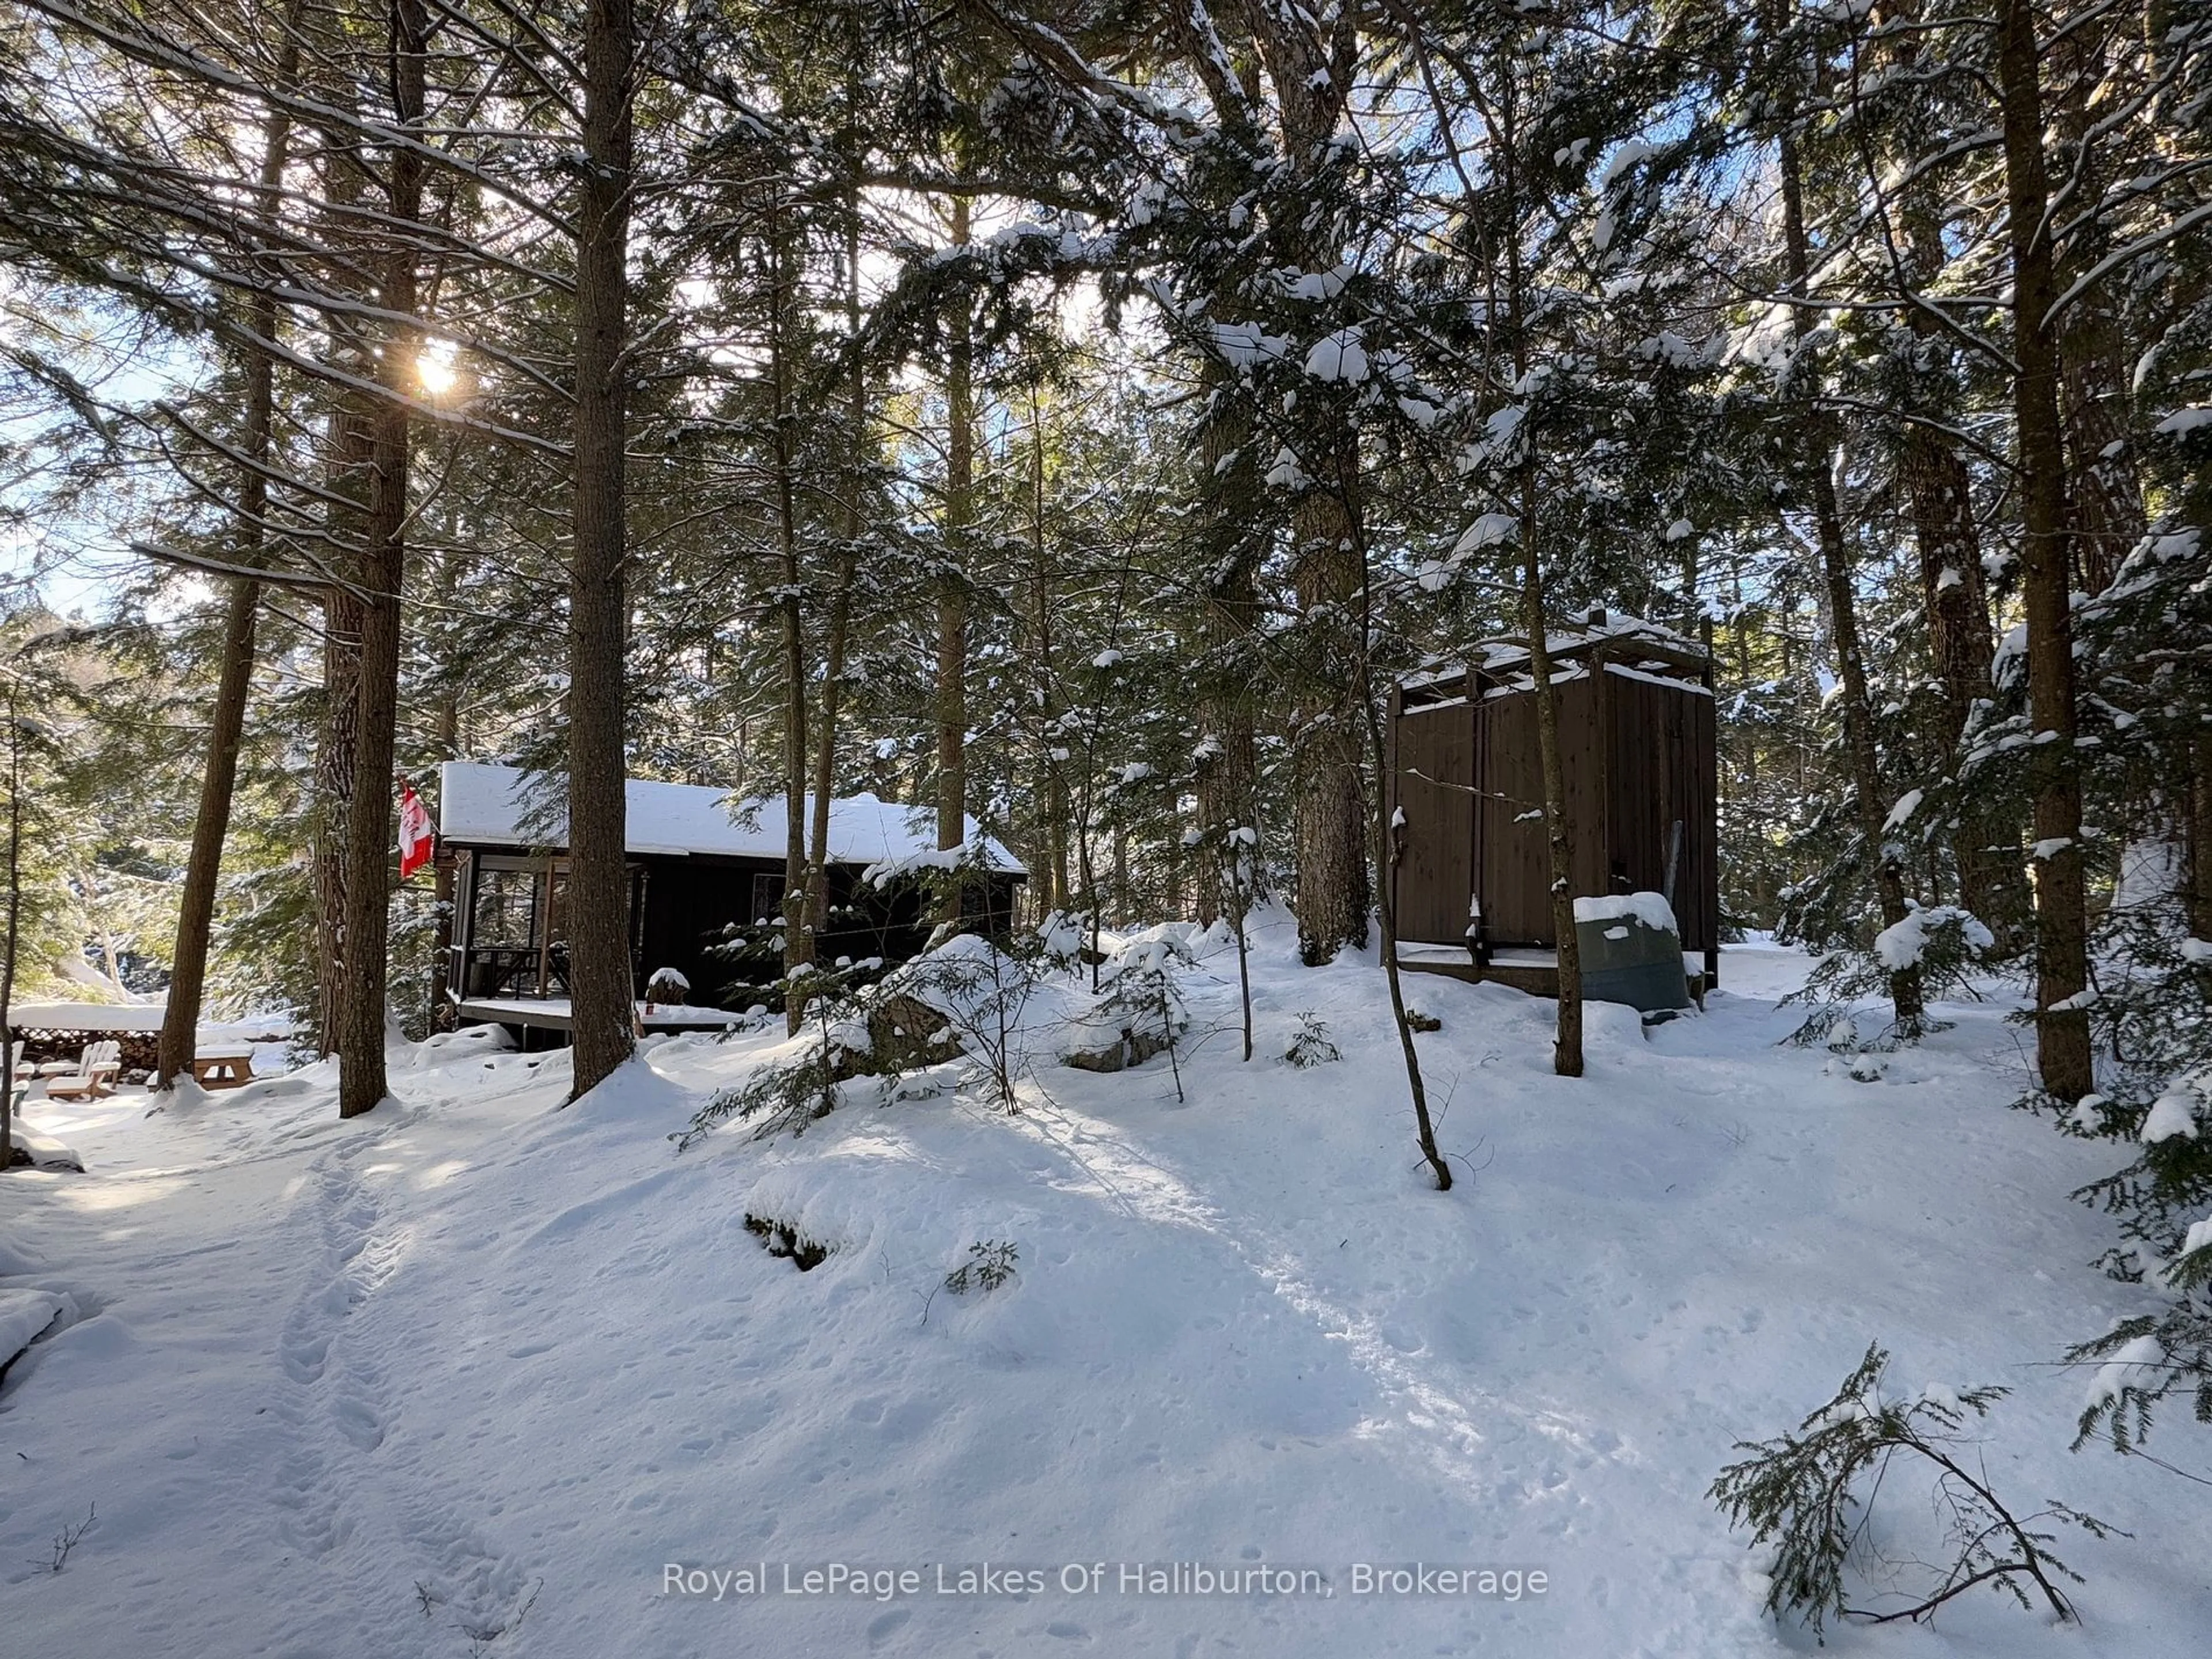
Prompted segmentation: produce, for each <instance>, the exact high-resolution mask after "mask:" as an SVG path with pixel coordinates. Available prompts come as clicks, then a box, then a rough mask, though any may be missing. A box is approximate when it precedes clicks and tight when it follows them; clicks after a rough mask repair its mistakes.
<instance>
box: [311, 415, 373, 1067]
mask: <svg viewBox="0 0 2212 1659" xmlns="http://www.w3.org/2000/svg"><path fill="white" fill-rule="evenodd" d="M371 419H372V416H371V414H370V412H369V411H368V410H365V409H364V408H363V407H362V402H361V400H360V399H359V398H352V397H349V398H343V399H342V400H341V402H340V404H339V407H338V409H337V412H336V413H334V414H333V415H332V416H331V447H332V452H333V453H332V455H331V462H330V466H329V474H330V481H331V493H332V494H333V495H347V494H349V493H350V492H351V491H353V490H355V489H358V488H360V485H361V483H362V473H363V472H365V471H367V470H368V456H369V428H370V422H371ZM365 518H366V513H365V512H364V513H358V514H357V513H355V512H354V511H353V510H352V509H351V508H349V507H335V506H334V507H332V509H331V513H330V514H329V518H328V524H329V527H330V528H331V530H332V531H334V532H338V533H339V534H340V535H341V536H343V537H345V538H347V539H349V540H351V541H355V542H356V543H357V541H358V537H359V533H360V530H361V526H362V522H363V520H365ZM336 558H337V561H338V562H340V563H341V564H342V565H343V566H346V567H349V568H351V570H352V572H353V574H354V575H355V576H356V577H358V576H359V575H360V574H361V566H362V561H361V558H360V556H359V553H358V551H357V550H341V551H339V552H337V554H336ZM361 631H362V605H361V597H360V595H359V594H358V593H357V592H355V591H354V589H353V588H351V587H341V588H332V589H331V590H330V591H329V592H327V593H326V594H325V596H324V599H323V718H322V726H321V729H320V730H319V732H317V734H316V741H315V786H314V852H313V877H314V889H315V927H316V949H315V969H316V1009H315V1039H316V1043H317V1047H318V1048H319V1052H320V1053H322V1054H325V1055H329V1054H336V1053H337V1042H338V1026H339V1024H340V1022H341V1021H342V1019H343V1010H344V1007H345V1001H346V982H347V981H346V941H345V916H346V857H345V841H346V823H347V821H348V819H349V816H350V815H351V813H352V811H353V797H354V790H355V787H356V783H357V781H358V778H359V767H358V761H359V758H360V734H361Z"/></svg>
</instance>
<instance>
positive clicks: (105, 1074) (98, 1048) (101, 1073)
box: [46, 1042, 123, 1100]
mask: <svg viewBox="0 0 2212 1659" xmlns="http://www.w3.org/2000/svg"><path fill="white" fill-rule="evenodd" d="M122 1073H123V1045H122V1044H121V1043H120V1042H88V1043H87V1044H86V1045H85V1048H84V1054H83V1055H82V1057H81V1058H80V1059H79V1060H78V1062H77V1070H76V1075H75V1076H74V1077H58V1078H54V1079H50V1080H49V1081H48V1082H47V1084H46V1098H47V1099H48V1100H98V1099H100V1097H102V1096H104V1095H112V1094H113V1093H114V1092H115V1080H116V1079H117V1078H118V1077H120V1076H121V1075H122Z"/></svg>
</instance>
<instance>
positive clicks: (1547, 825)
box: [1516, 283, 1583, 1077]
mask: <svg viewBox="0 0 2212 1659" xmlns="http://www.w3.org/2000/svg"><path fill="white" fill-rule="evenodd" d="M1516 287H1517V283H1516ZM1516 308H1517V307H1516ZM1522 372H1523V373H1524V374H1525V373H1526V372H1527V371H1526V370H1525V369H1524V370H1523V371H1522ZM1546 608H1547V607H1546V605H1545V604H1544V567H1543V562H1542V544H1541V538H1540V535H1539V532H1538V528H1537V500H1536V469H1535V464H1534V459H1533V458H1532V459H1531V460H1530V461H1529V462H1528V464H1527V465H1525V466H1524V467H1523V468H1522V482H1521V625H1522V628H1523V629H1526V630H1527V631H1528V673H1529V677H1530V679H1531V681H1532V682H1533V684H1532V688H1531V689H1532V690H1533V692H1534V696H1535V700H1536V758H1537V765H1538V767H1539V769H1541V772H1542V774H1543V779H1544V849H1545V855H1546V856H1545V871H1546V873H1547V874H1548V875H1549V876H1550V877H1551V880H1552V936H1553V938H1554V939H1557V940H1558V941H1559V944H1558V958H1559V1025H1558V1029H1557V1030H1556V1032H1555V1033H1554V1035H1553V1042H1552V1070H1553V1072H1554V1073H1557V1074H1558V1075H1559V1076H1560V1077H1580V1076H1581V1075H1582V1074H1583V952H1582V936H1581V935H1580V934H1579V933H1577V932H1576V931H1575V897H1576V894H1575V842H1574V829H1575V826H1574V822H1573V820H1572V819H1571V818H1570V817H1568V816H1567V772H1566V762H1565V756H1564V755H1563V754H1562V752H1561V750H1560V748H1559V690H1558V688H1557V687H1556V686H1554V685H1553V683H1552V651H1551V646H1550V643H1549V641H1547V637H1546V635H1547V628H1548V623H1549V618H1548V617H1547V616H1546V614H1545V611H1546Z"/></svg>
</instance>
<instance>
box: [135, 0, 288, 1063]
mask: <svg viewBox="0 0 2212 1659" xmlns="http://www.w3.org/2000/svg"><path fill="white" fill-rule="evenodd" d="M299 11H300V0H292V3H290V4H289V5H288V6H287V7H286V8H285V12H286V15H285V17H284V19H283V25H282V27H283V37H282V41H281V44H280V46H279V47H278V50H277V65H276V82H277V84H278V85H279V86H281V87H289V86H290V85H291V84H292V83H293V82H295V80H296V79H298V76H299V66H300V42H299V31H298V27H297V25H298V18H299ZM291 136H292V122H291V118H290V117H289V116H288V115H286V114H284V113H283V112H281V111H272V112H270V115H269V117H268V118H267V120H266V121H265V122H264V124H263V126H262V131H261V168H260V173H259V177H258V180H257V183H258V191H257V202H256V206H257V208H258V211H259V213H260V215H261V216H262V219H263V221H264V223H265V224H268V225H270V226H273V225H274V224H275V222H276V216H277V214H278V212H279V210H280V204H281V198H280V197H279V194H278V192H279V191H280V189H281V187H282V186H283V182H284V164H285V161H286V159H287V156H288V155H289V149H290V141H291ZM273 275H274V273H270V272H264V276H273ZM246 310H247V316H248V319H249V320H248V326H249V327H251V328H252V331H253V333H254V334H255V336H256V337H258V338H260V339H263V340H268V341H272V342H273V341H274V340H275V339H276V328H277V315H276V295H274V294H273V293H270V292H269V291H267V290H262V291H258V292H256V293H255V294H254V295H253V296H252V299H251V300H249V301H247V307H246ZM243 367H244V368H245V372H246V429H245V431H244V433H243V434H242V435H241V442H240V450H241V451H242V452H243V453H244V456H245V459H244V461H243V462H242V463H241V465H240V467H239V477H238V523H237V526H236V538H237V551H236V558H237V562H238V563H239V564H240V565H242V566H244V567H246V568H248V569H251V568H253V567H254V566H256V565H258V563H260V562H261V553H262V540H263V536H262V526H263V525H264V522H265V521H266V520H267V517H268V513H269V479H268V477H267V474H266V472H265V471H264V468H265V467H266V466H267V465H268V464H269V456H270V435H271V434H272V432H273V431H274V430H275V426H276V376H275V367H274V365H273V364H272V363H271V362H270V356H269V354H268V353H267V352H266V351H262V350H258V349H252V348H249V349H247V351H246V357H245V362H244V365H243ZM260 611H261V588H260V584H259V583H258V582H254V581H252V580H247V579H245V578H242V577H241V578H239V579H236V580H233V581H232V583H231V585H230V598H229V601H228V605H226V606H225V609H224V614H223V626H222V669H221V671H220V672H219V674H218V676H217V678H216V692H215V706H214V708H212V709H210V711H209V716H208V751H207V764H206V767H205V769H204V770H203V771H202V773H201V775H200V799H199V810H198V811H197V812H196V813H195V814H194V815H193V817H192V842H191V853H190V854H188V855H187V856H186V859H185V887H184V892H183V893H182V895H181V896H179V902H178V905H177V942H176V948H175V949H174V950H173V951H172V952H171V953H170V958H169V994H168V1000H167V1005H166V1006H164V1007H163V1009H162V1012H161V1039H160V1042H159V1043H158V1044H157V1046H156V1048H155V1060H154V1086H155V1088H156V1089H166V1088H167V1087H168V1086H169V1085H171V1083H172V1082H173V1081H174V1080H175V1079H176V1077H177V1074H178V1073H180V1072H182V1071H185V1069H187V1068H188V1067H189V1066H191V1062H192V1056H193V1054H194V1052H195V1049H196V1047H197V1042H196V1038H197V1033H198V1030H199V1020H200V1004H201V1000H202V997H203V994H204V991H205V988H206V985H207V960H208V946H209V935H210V933H211V932H212V931H213V928H214V926H215V896H216V878H217V877H218V876H219V875H220V873H221V872H222V844H223V842H224V839H225V838H226V836H228V833H229V829H230V804H231V796H232V794H233V793H234V790H235V788H236V787H237V782H238V747H239V742H240V738H242V737H243V735H244V733H245V730H246V697H247V695H248V693H249V692H250V691H251V690H252V684H253V642H254V634H255V624H256V623H257V621H258V617H259V616H260Z"/></svg>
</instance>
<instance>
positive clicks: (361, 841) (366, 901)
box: [338, 0, 429, 1117]
mask: <svg viewBox="0 0 2212 1659" xmlns="http://www.w3.org/2000/svg"><path fill="white" fill-rule="evenodd" d="M391 27H392V63H391V76H392V102H393V110H392V114H393V118H394V119H395V120H396V121H397V122H398V124H399V125H401V126H403V127H412V126H418V125H421V123H422V115H423V90H424V89H423V81H424V60H425V58H426V57H427V55H428V29H429V26H428V17H427V15H426V14H425V12H424V9H423V4H422V0H394V4H393V5H392V12H391ZM388 166H389V167H390V174H389V178H390V186H389V190H388V193H387V197H386V207H387V210H388V211H389V214H390V216H391V225H392V233H391V234H392V235H393V241H392V246H391V247H390V248H389V249H388V251H387V252H386V255H385V258H384V271H383V276H384V280H383V283H382V284H381V288H380V292H379V294H378V295H377V298H378V301H379V302H380V304H381V305H382V306H383V307H385V308H386V309H387V310H389V311H392V312H394V313H398V315H400V316H401V317H407V316H410V315H411V314H412V313H413V312H414V310H415V306H416V248H415V246H414V243H413V241H412V240H411V239H410V237H409V236H408V235H407V234H406V231H405V227H406V226H408V225H409V224H410V223H412V222H414V221H415V220H416V219H418V218H419V217H421V216H422V158H421V157H420V156H419V155H416V153H415V152H414V151H412V150H410V149H398V148H395V149H393V150H392V155H391V158H390V161H389V162H388ZM421 345H422V343H421V341H420V340H419V338H417V337H416V331H415V330H414V329H413V328H412V327H411V326H410V325H408V324H406V323H404V322H401V323H393V324H391V325H387V326H386V330H385V332H384V342H383V353H382V357H381V361H380V364H379V366H378V373H379V379H380V380H381V382H382V384H383V386H384V388H385V391H386V397H385V398H383V399H382V400H381V401H380V403H379V404H378V406H377V409H376V414H375V420H374V428H373V433H374V436H373V439H372V449H371V453H372V457H373V459H372V461H371V464H370V477H369V496H368V546H367V547H366V548H365V549H364V550H363V556H362V605H361V611H362V616H361V684H360V689H359V694H358V695H359V702H360V713H359V716H358V731H357V733H356V742H357V744H358V752H357V755H356V775H355V787H354V792H353V799H352V801H351V803H350V805H349V809H348V811H347V813H346V842H345V864H346V868H345V883H346V890H345V909H344V915H345V935H344V945H345V959H346V987H345V997H344V1000H343V1004H342V1005H341V1006H340V1009H339V1015H338V1115H339V1116H340V1117H358V1116H360V1115H362V1113H363V1112H367V1111H371V1110H374V1109H375V1107H376V1106H377V1104H378V1103H380V1101H382V1100H383V1099H384V1097H385V1095H386V1091H387V1080H386V1075H385V1066H384V1041H385V1026H386V1018H387V1013H388V1010H387V1007H386V1003H387V1000H388V999H387V996H386V987H387V984H388V982H389V975H390V966H391V964H390V962H389V945H390V939H391V927H392V871H391V851H392V757H393V750H394V738H395V733H396V729H397V726H398V716H399V643H400V616H399V599H400V592H401V590H402V588H403V587H404V585H405V582H406V575H407V521H408V499H407V462H408V453H407V452H408V441H409V428H410V416H409V414H408V412H407V406H406V404H404V403H403V402H402V401H400V400H401V399H402V398H406V397H409V396H411V395H412V393H413V392H414V390H415V387H414V385H413V374H414V369H415V358H416V353H417V352H418V351H419V350H420V349H421Z"/></svg>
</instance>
